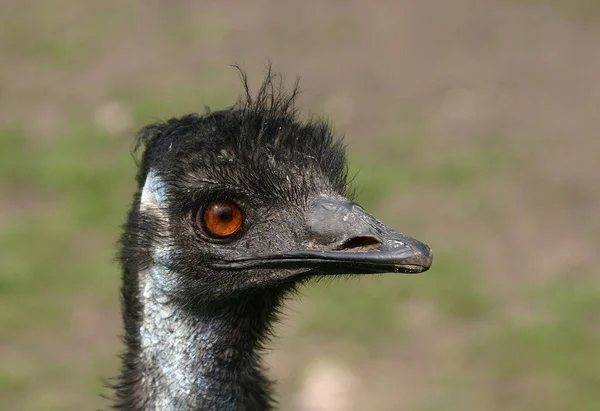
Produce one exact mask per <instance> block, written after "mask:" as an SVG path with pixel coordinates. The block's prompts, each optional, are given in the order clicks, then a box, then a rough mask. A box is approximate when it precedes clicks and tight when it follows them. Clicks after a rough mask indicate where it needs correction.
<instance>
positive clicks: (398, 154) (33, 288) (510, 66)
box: [0, 0, 600, 411]
mask: <svg viewBox="0 0 600 411" xmlns="http://www.w3.org/2000/svg"><path fill="white" fill-rule="evenodd" d="M598 44H600V4H599V3H597V2H596V1H594V0H577V1H567V0H554V1H552V0H546V1H543V0H538V1H535V0H530V1H517V0H455V1H452V2H448V1H442V0H401V1H379V2H371V3H367V2H361V1H343V2H342V1H325V2H322V1H311V0H309V1H304V2H286V1H282V2H276V1H266V0H259V1H253V2H245V3H242V2H238V3H237V4H235V5H234V4H233V3H230V2H209V1H180V2H171V3H167V2H158V1H144V2H142V1H130V2H123V1H117V0H109V1H105V2H91V1H88V2H81V1H74V0H57V1H55V2H34V1H21V2H17V1H7V0H3V1H0V354H1V356H2V362H1V364H0V401H1V403H2V405H3V406H2V408H3V409H10V410H79V409H92V408H94V407H104V408H106V406H107V402H106V400H103V399H102V398H101V397H100V394H109V392H107V390H105V389H103V386H102V385H103V382H102V379H103V378H109V377H112V376H114V375H115V374H116V367H117V359H116V354H117V353H118V351H119V349H120V344H119V341H118V338H117V335H118V334H119V333H120V322H119V315H118V302H117V296H118V294H117V289H118V277H119V270H118V267H117V266H116V265H115V264H114V263H112V258H113V255H114V249H115V247H114V242H115V240H116V238H117V236H118V233H119V224H121V223H122V222H123V221H124V216H125V211H126V209H127V207H128V206H129V201H130V198H131V193H132V191H133V175H134V166H133V162H132V160H131V157H130V155H129V152H128V151H129V148H130V146H131V141H132V135H133V133H134V132H135V130H136V129H137V128H138V127H140V126H141V125H144V124H146V123H149V122H152V121H154V120H155V119H165V118H168V117H169V116H172V115H179V114H182V113H185V112H191V111H201V110H202V109H203V107H204V105H205V104H207V105H209V106H211V107H213V108H222V107H225V106H227V105H229V104H231V103H232V102H233V101H234V100H235V97H236V95H237V92H238V91H239V83H238V79H237V77H236V73H235V71H234V70H232V69H230V68H229V67H227V65H228V64H230V63H239V64H241V65H242V66H245V67H246V68H247V69H248V71H249V74H250V78H251V82H253V83H254V84H256V83H258V82H259V81H260V78H261V75H262V73H263V72H264V68H265V66H266V64H267V61H268V60H269V59H271V60H272V61H273V63H274V64H275V66H276V67H277V68H278V69H279V70H281V71H282V72H283V73H284V74H285V75H286V76H287V77H288V78H289V79H290V81H291V80H293V78H294V77H295V76H296V75H299V76H301V77H302V85H303V89H304V93H303V95H302V106H303V107H304V108H305V112H306V113H311V112H314V113H325V114H327V115H329V116H330V117H331V118H332V119H333V120H334V121H335V123H336V126H337V129H338V130H340V132H344V133H345V134H346V136H347V140H348V144H349V146H350V153H351V156H352V169H353V170H355V171H360V173H359V175H358V177H357V179H356V182H357V184H358V185H359V187H360V188H361V190H360V193H361V194H360V196H359V202H361V203H362V204H364V205H365V206H367V208H369V209H370V211H372V212H373V213H375V214H376V215H378V216H380V217H381V219H382V220H383V221H386V222H388V223H390V224H391V225H393V226H394V227H395V228H397V229H399V230H401V231H404V232H406V233H408V234H411V235H414V236H416V237H418V238H422V239H426V240H427V241H428V242H429V243H430V244H431V245H432V247H433V249H434V251H435V255H436V261H435V264H434V268H433V269H432V270H431V271H430V272H428V273H427V274H425V275H423V276H405V277H401V276H382V277H377V278H364V279H362V280H361V281H355V280H352V281H348V282H334V283H331V284H319V285H315V286H314V287H311V288H307V289H306V290H305V291H306V297H305V298H303V299H302V301H297V302H292V303H290V307H289V308H290V309H289V311H288V312H289V315H288V318H287V319H286V321H285V322H284V324H282V325H281V327H280V336H281V337H280V338H278V339H277V340H276V341H274V343H273V348H274V350H273V351H272V352H271V353H270V354H269V357H268V360H269V366H270V368H271V375H273V376H274V377H276V378H277V379H278V381H279V385H278V393H279V394H280V399H281V408H282V409H290V408H293V409H295V410H333V411H335V410H418V411H436V410H445V411H451V410H462V411H464V410H492V411H493V410H502V411H513V410H514V411H521V410H522V411H535V410H544V411H554V410H556V411H559V410H560V411H563V410H567V409H568V410H595V409H597V407H598V404H599V403H600V276H599V275H598V274H599V273H600V272H599V269H598V263H600V256H599V255H598V252H599V249H600V217H599V216H598V210H600V189H599V187H600V138H599V136H600V81H599V78H600V74H599V73H600V47H598Z"/></svg>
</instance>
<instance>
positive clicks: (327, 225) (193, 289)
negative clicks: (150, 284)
mask: <svg viewBox="0 0 600 411" xmlns="http://www.w3.org/2000/svg"><path fill="white" fill-rule="evenodd" d="M247 90H248V88H247V86H246V91H247ZM295 95H296V91H295V89H294V90H293V91H292V92H291V93H286V92H284V91H282V90H280V89H279V87H278V86H276V85H275V84H274V83H273V78H272V77H271V76H269V77H268V78H267V80H266V81H265V83H264V84H263V86H262V88H261V90H260V91H259V93H258V96H257V97H256V98H254V99H253V98H251V97H250V96H249V93H247V96H246V98H245V99H243V100H241V101H240V102H238V103H237V104H236V105H235V106H234V107H233V108H231V109H228V110H223V111H218V112H213V113H208V114H206V115H188V116H185V117H182V118H180V119H172V120H169V121H168V122H165V123H159V124H154V125H151V126H149V127H147V128H145V129H144V130H142V132H141V133H140V136H139V141H140V144H142V145H144V146H145V151H144V155H143V158H142V162H141V165H140V171H139V175H138V184H139V191H138V193H137V197H136V200H137V204H136V205H135V206H134V211H132V212H133V213H138V215H137V216H136V217H137V218H133V219H132V220H131V221H132V222H131V223H130V224H131V226H130V227H128V228H129V230H128V232H129V233H130V240H131V241H132V242H133V243H135V244H136V246H135V247H132V248H134V249H135V250H136V253H137V255H136V257H137V258H136V259H135V260H136V261H137V264H139V266H138V268H142V269H143V268H148V267H161V268H162V269H161V270H160V274H159V275H158V277H159V278H155V281H157V282H159V283H160V285H161V287H163V288H164V289H166V290H169V291H170V294H171V296H173V298H177V299H181V300H182V301H186V302H187V303H189V302H190V301H192V302H193V301H202V302H203V303H210V302H215V303H216V302H219V301H228V300H231V299H234V298H236V297H238V296H239V295H241V294H242V293H245V292H252V291H255V290H259V289H288V288H289V287H293V285H294V284H296V283H298V282H299V281H303V280H306V279H309V278H312V277H314V276H324V275H334V274H363V273H364V274H366V273H383V272H398V273H418V272H422V271H425V270H427V269H428V268H429V266H430V264H431V262H432V253H431V250H430V248H429V247H428V246H427V245H425V244H423V243H421V242H419V241H417V240H415V239H413V238H410V237H407V236H405V235H403V234H400V233H398V232H396V231H394V230H393V229H391V228H389V227H387V226H386V225H384V224H383V223H381V222H380V221H378V220H377V219H376V218H375V217H373V216H371V215H370V214H369V213H367V212H366V211H365V210H364V209H363V208H362V207H360V206H359V205H358V204H356V203H354V202H353V201H352V200H351V199H349V197H350V195H349V194H348V192H349V190H348V183H347V171H346V159H345V152H344V146H343V144H342V142H341V140H339V139H336V138H335V137H334V136H333V133H332V131H331V129H330V127H329V125H328V124H327V123H326V122H324V121H322V120H319V119H312V120H308V121H306V122H301V121H300V120H299V119H298V116H297V113H296V111H295V109H294V107H293V105H294V99H295ZM125 241H129V240H127V239H125Z"/></svg>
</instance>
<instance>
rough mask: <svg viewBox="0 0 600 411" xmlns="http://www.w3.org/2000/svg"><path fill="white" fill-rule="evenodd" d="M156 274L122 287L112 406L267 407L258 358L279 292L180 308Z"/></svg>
mask: <svg viewBox="0 0 600 411" xmlns="http://www.w3.org/2000/svg"><path fill="white" fill-rule="evenodd" d="M125 270H126V271H125V276H127V275H128V274H131V273H128V272H127V268H126V269H125ZM162 270H164V268H163V267H160V266H158V267H150V268H148V269H146V270H144V271H141V272H139V273H138V275H137V276H136V277H137V281H135V283H136V284H132V283H131V281H129V282H125V286H124V288H123V316H124V322H125V331H126V335H125V342H126V345H127V348H126V351H125V353H124V356H123V369H122V373H121V377H120V380H119V383H118V384H117V386H116V397H117V403H116V405H115V408H116V409H121V410H131V411H133V410H144V411H154V410H155V411H163V410H190V411H191V410H203V411H208V410H214V411H217V410H219V411H223V410H224V411H228V410H231V411H233V410H240V411H243V410H256V411H259V410H270V409H272V405H273V400H272V398H271V390H270V385H271V383H270V381H268V380H267V379H266V378H265V376H264V374H263V370H262V364H261V361H260V356H259V355H260V350H261V348H262V344H263V342H264V341H265V340H266V338H267V335H268V333H269V326H270V323H271V322H272V320H273V319H274V316H275V313H276V312H277V305H278V304H279V301H280V300H281V295H283V291H282V290H270V291H257V292H255V293H253V294H252V295H247V296H243V297H240V298H239V299H236V301H229V302H227V303H223V304H220V305H219V306H218V307H206V306H202V304H200V303H198V302H193V303H192V302H191V301H190V303H189V304H185V305H182V304H181V302H175V301H173V300H172V299H171V298H170V297H169V296H168V293H166V292H165V291H164V290H163V289H162V288H161V284H160V281H157V279H160V278H161V277H163V273H161V271H162ZM134 287H136V288H137V290H135V289H134ZM128 297H129V298H128ZM132 297H133V298H132Z"/></svg>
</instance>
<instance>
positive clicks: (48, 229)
mask: <svg viewBox="0 0 600 411" xmlns="http://www.w3.org/2000/svg"><path fill="white" fill-rule="evenodd" d="M216 83H218V81H217V82H216ZM175 90H177V89H175ZM196 92H198V93H200V94H202V90H192V91H191V92H190V89H189V88H185V87H182V88H181V89H180V91H179V92H177V91H173V92H172V93H171V94H169V93H166V94H163V93H160V95H158V94H155V95H152V94H148V93H137V94H136V93H135V92H134V91H132V92H131V93H130V94H128V93H125V94H126V95H124V96H123V98H124V99H125V100H126V101H128V102H129V103H130V104H131V105H132V111H133V113H134V115H135V120H136V122H137V123H138V124H141V123H147V122H149V121H154V120H155V119H157V118H167V117H169V116H171V115H175V114H177V113H183V112H189V111H193V110H194V109H195V107H193V103H194V102H195V98H194V95H195V94H196ZM203 95H204V96H210V98H209V102H210V101H212V105H214V106H215V108H220V107H222V106H223V105H224V103H225V102H226V101H229V100H228V98H229V93H228V91H227V89H226V87H224V86H218V85H217V86H215V85H214V84H213V85H212V86H209V87H206V91H205V92H204V94H203ZM128 134H132V131H131V132H130V133H128ZM0 135H1V137H2V138H1V139H0V142H1V143H0V144H2V147H1V148H2V149H1V150H0V156H1V157H0V160H1V161H0V177H1V180H2V185H1V189H2V190H3V191H4V192H5V193H7V196H8V197H7V198H9V199H10V196H11V193H12V194H14V195H15V201H18V196H19V195H20V193H21V192H22V191H23V190H30V191H34V192H36V191H39V192H40V193H41V195H40V200H39V201H40V203H39V204H23V205H22V209H21V210H18V211H17V212H16V213H15V215H16V216H17V218H16V219H12V220H9V221H4V222H3V223H2V224H3V229H2V231H1V232H0V244H1V247H0V273H1V276H0V312H1V313H2V314H1V316H0V328H1V329H2V339H3V340H6V341H8V344H9V347H11V348H10V350H11V352H12V354H11V358H10V360H9V361H3V362H2V365H1V366H0V396H2V398H3V399H4V401H5V402H6V403H7V404H9V405H10V408H11V409H15V410H18V409H23V410H25V409H28V410H32V409H39V410H52V409H79V408H81V407H86V405H88V404H100V403H101V401H100V400H99V397H98V394H99V393H100V392H103V390H102V378H103V377H110V376H113V375H115V371H116V365H117V360H116V352H115V351H114V349H115V347H112V348H111V350H108V351H106V352H102V350H100V352H96V353H95V356H94V357H88V356H86V355H83V356H82V358H79V359H78V357H77V355H75V357H76V359H75V360H73V359H70V360H64V359H60V358H57V359H52V358H47V357H45V356H46V355H48V354H47V352H48V351H45V350H44V348H43V347H44V341H43V340H40V341H33V343H32V340H31V339H32V338H33V339H35V338H36V337H35V336H36V335H40V338H43V336H44V335H45V334H46V333H47V332H48V330H51V329H52V330H54V332H59V331H57V330H60V329H65V330H66V329H68V326H69V321H70V317H71V316H72V314H73V311H74V310H77V309H78V306H77V304H81V302H82V301H85V302H87V303H89V304H90V305H91V306H93V307H96V308H97V307H110V306H114V305H116V304H117V289H118V278H119V271H118V268H117V267H116V265H115V264H114V263H113V262H112V256H113V252H114V241H115V240H116V238H117V237H118V233H119V225H120V224H121V223H122V222H123V221H124V218H125V212H126V210H127V207H128V205H129V201H130V199H131V194H132V192H133V189H134V183H133V176H134V171H135V170H134V165H133V160H132V158H131V156H130V155H129V149H130V147H131V138H130V137H129V136H118V137H117V138H115V136H112V135H110V134H109V133H108V132H107V131H105V130H103V129H102V128H100V127H99V126H97V125H95V124H94V123H93V122H92V121H91V120H90V119H86V118H84V117H82V116H80V115H76V116H75V117H74V119H73V120H72V121H70V122H69V124H68V127H67V128H66V130H65V131H64V132H62V133H60V135H56V136H54V138H51V139H48V140H46V141H35V142H34V141H33V140H32V138H31V137H30V136H28V135H27V134H26V133H25V132H24V131H22V130H21V129H19V128H18V127H16V128H12V129H7V130H3V131H2V132H1V133H0ZM503 141H504V140H503V139H501V138H499V137H494V138H489V139H483V140H481V142H480V143H479V144H478V145H474V146H469V147H465V148H462V149H458V150H456V151H455V152H451V153H444V155H441V154H438V155H437V156H432V157H430V158H428V157H427V155H424V150H427V149H428V143H430V142H431V140H430V138H429V136H428V135H427V132H426V130H425V129H424V128H423V127H421V126H419V125H414V126H411V127H409V128H408V129H406V130H404V131H402V132H399V133H397V134H394V135H391V136H390V138H388V139H385V140H384V142H383V143H382V146H381V147H375V148H373V150H372V151H371V152H366V153H362V155H361V157H360V158H358V157H357V156H356V155H353V156H352V163H351V168H352V170H360V173H359V174H358V175H357V177H356V179H355V184H356V185H357V186H358V187H359V188H360V187H362V190H361V191H360V194H359V195H358V201H359V202H361V203H362V204H364V205H365V206H366V207H367V208H373V209H375V210H376V213H377V214H380V213H383V215H384V217H387V218H384V219H386V222H388V223H390V224H391V225H394V226H396V227H397V228H400V229H401V228H402V226H403V223H405V222H406V221H405V220H406V219H410V218H412V217H413V216H402V215H400V216H397V215H394V212H393V211H394V210H389V209H387V208H386V201H387V199H388V198H390V196H393V195H396V194H397V193H398V192H405V193H411V192H418V189H419V188H422V187H423V186H426V187H434V188H435V187H442V188H443V187H451V188H453V189H455V190H460V191H461V192H462V193H464V194H467V193H469V192H471V191H473V190H475V192H476V188H477V186H478V184H480V183H481V182H482V181H483V180H484V179H485V177H486V176H489V175H493V174H494V173H502V172H503V171H504V170H505V168H506V167H510V164H511V163H512V162H514V161H515V154H514V150H512V149H511V147H510V144H508V143H507V144H504V143H503ZM416 159H420V160H419V161H417V160H416ZM399 164H402V167H399ZM9 201H10V200H9ZM422 223H425V221H424V222H422ZM434 240H435V239H434ZM473 241H476V240H473ZM470 243H471V241H470V240H468V239H467V240H463V243H461V244H435V243H434V244H432V245H433V246H434V249H435V252H436V254H435V265H434V269H433V270H432V271H431V272H429V273H427V274H424V275H418V276H402V277H399V276H394V275H389V276H375V277H371V278H364V277H363V278H360V279H355V278H353V279H349V280H342V281H333V282H331V283H330V284H326V283H320V284H316V285H315V286H314V287H310V288H307V289H306V290H305V292H306V293H307V298H306V299H305V304H303V310H302V312H301V313H300V322H301V324H300V326H299V327H298V330H297V333H298V338H303V337H302V336H311V335H312V336H320V337H321V338H329V339H331V340H332V341H350V342H353V343H355V344H358V345H362V346H364V347H380V346H381V345H385V344H387V343H388V342H389V341H393V340H394V339H400V340H401V339H402V338H404V336H405V335H406V332H408V331H409V330H408V329H407V322H406V318H405V308H406V306H407V305H408V304H409V303H410V302H411V301H420V300H426V301H430V302H431V303H432V304H433V305H434V306H435V308H436V310H437V311H438V312H439V313H441V315H442V316H443V317H445V318H447V320H448V321H456V320H458V321H462V322H465V323H466V324H472V325H477V324H482V323H486V324H487V325H488V327H489V326H490V324H496V325H495V326H493V327H492V329H493V331H492V332H491V333H490V334H489V335H488V334H486V339H485V340H483V341H473V349H472V358H473V360H474V363H476V364H474V365H473V370H474V372H481V370H483V371H484V372H487V373H491V374H492V375H493V376H492V377H490V378H491V380H492V381H491V384H499V385H503V384H506V381H509V380H511V379H517V380H518V381H520V380H524V381H525V383H527V381H529V380H528V377H529V376H532V375H534V376H535V375H538V374H541V375H544V376H545V377H544V378H545V379H544V381H546V380H548V381H556V383H557V384H560V387H561V389H560V390H559V391H558V392H555V393H554V394H553V396H554V397H555V401H553V404H554V405H553V406H555V408H548V409H557V410H558V409H565V408H560V407H559V406H558V405H557V404H560V405H561V407H562V406H563V405H564V407H567V406H568V407H569V408H570V409H577V410H585V409H590V410H591V409H592V408H593V405H594V404H597V403H598V401H600V398H599V394H598V392H600V391H598V390H597V389H596V388H597V382H598V381H597V372H596V371H595V370H597V369H599V367H600V364H593V363H594V362H597V360H596V359H597V358H600V352H599V348H598V344H597V340H598V338H597V337H598V334H597V330H596V331H594V329H595V328H594V326H593V324H592V323H593V321H595V317H594V316H595V315H597V313H598V312H599V310H600V292H599V290H598V289H597V288H594V286H593V285H594V284H593V282H592V284H589V285H588V284H585V283H583V282H578V281H576V280H573V281H572V282H567V283H558V284H552V285H550V286H547V287H542V288H540V289H534V290H525V291H524V292H528V293H530V295H531V297H530V298H531V302H532V304H535V305H541V306H543V307H544V312H547V313H548V314H547V315H548V318H550V320H549V322H543V321H540V322H539V323H537V322H536V323H531V324H529V323H526V324H512V323H510V322H507V321H506V320H505V319H502V318H501V317H499V316H498V315H497V308H498V305H499V304H501V302H498V301H496V300H495V297H494V295H493V293H492V292H490V290H488V289H485V287H484V286H483V285H482V283H481V279H480V278H479V276H478V263H477V256H476V255H474V254H473V251H472V250H470V249H469V244H470ZM471 244H472V243H471ZM596 286H597V284H596ZM590 325H592V326H590ZM596 328H597V326H596ZM594 332H595V333H596V334H594ZM100 334H101V333H100ZM11 341H12V343H11ZM18 341H23V342H22V343H18ZM14 344H17V345H16V346H15V345H14ZM19 346H21V347H20V348H19ZM24 347H25V348H27V347H29V349H31V350H39V352H37V354H36V353H35V352H34V353H33V355H25V353H24V352H23V351H21V350H23V349H25V348H24ZM53 349H54V350H55V349H56V348H53ZM64 349H65V350H67V351H69V350H70V349H71V348H69V347H64ZM49 352H53V351H49ZM15 353H17V354H15ZM45 353H46V354H45ZM65 358H68V356H66V357H65ZM534 381H538V380H536V379H535V378H534ZM454 384H458V388H456V390H455V391H453V392H454V393H453V394H452V401H451V402H450V403H455V404H456V406H455V407H453V406H451V407H450V409H458V408H459V406H463V405H464V404H465V401H468V400H467V399H465V398H468V396H466V390H467V389H468V387H469V385H468V384H467V383H461V382H460V379H459V380H458V382H456V381H455V382H454ZM542 384H543V383H542ZM549 384H550V383H549ZM543 388H544V386H542V387H537V386H536V385H535V384H534V385H533V386H532V389H540V390H541V389H543ZM439 392H443V391H439ZM440 395H442V394H440ZM499 395H500V394H499ZM515 395H517V397H515V398H512V397H511V398H509V399H506V400H503V399H502V398H500V399H498V401H500V402H502V401H505V402H506V404H507V409H511V410H512V409H514V410H534V409H541V408H540V407H541V406H542V405H544V406H545V405H546V404H547V402H546V401H545V400H544V397H543V395H542V394H539V395H538V394H532V393H530V392H528V391H527V390H526V389H525V388H523V389H521V390H519V389H517V394H515ZM463 397H464V398H463ZM554 397H553V398H554ZM440 398H441V400H440V401H441V403H440V404H439V405H436V404H437V403H436V401H435V398H433V397H432V399H431V404H430V406H431V407H433V408H428V409H435V410H437V409H448V408H445V407H447V406H448V401H449V400H448V398H446V396H444V395H442V396H441V397H440ZM442 400H443V401H442ZM444 404H445V405H444ZM509 405H510V406H509ZM538 405H539V407H538ZM530 406H531V407H530ZM536 407H538V408H536ZM586 407H587V408H586Z"/></svg>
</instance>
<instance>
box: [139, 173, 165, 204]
mask: <svg viewBox="0 0 600 411" xmlns="http://www.w3.org/2000/svg"><path fill="white" fill-rule="evenodd" d="M165 191H166V190H165V182H164V181H163V179H162V178H160V176H159V175H158V174H157V173H156V172H155V171H154V170H150V171H149V172H148V175H147V176H146V182H145V183H144V188H143V190H142V198H141V201H140V209H141V210H147V209H156V208H163V207H164V206H165V205H166V201H167V198H166V192H165Z"/></svg>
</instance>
